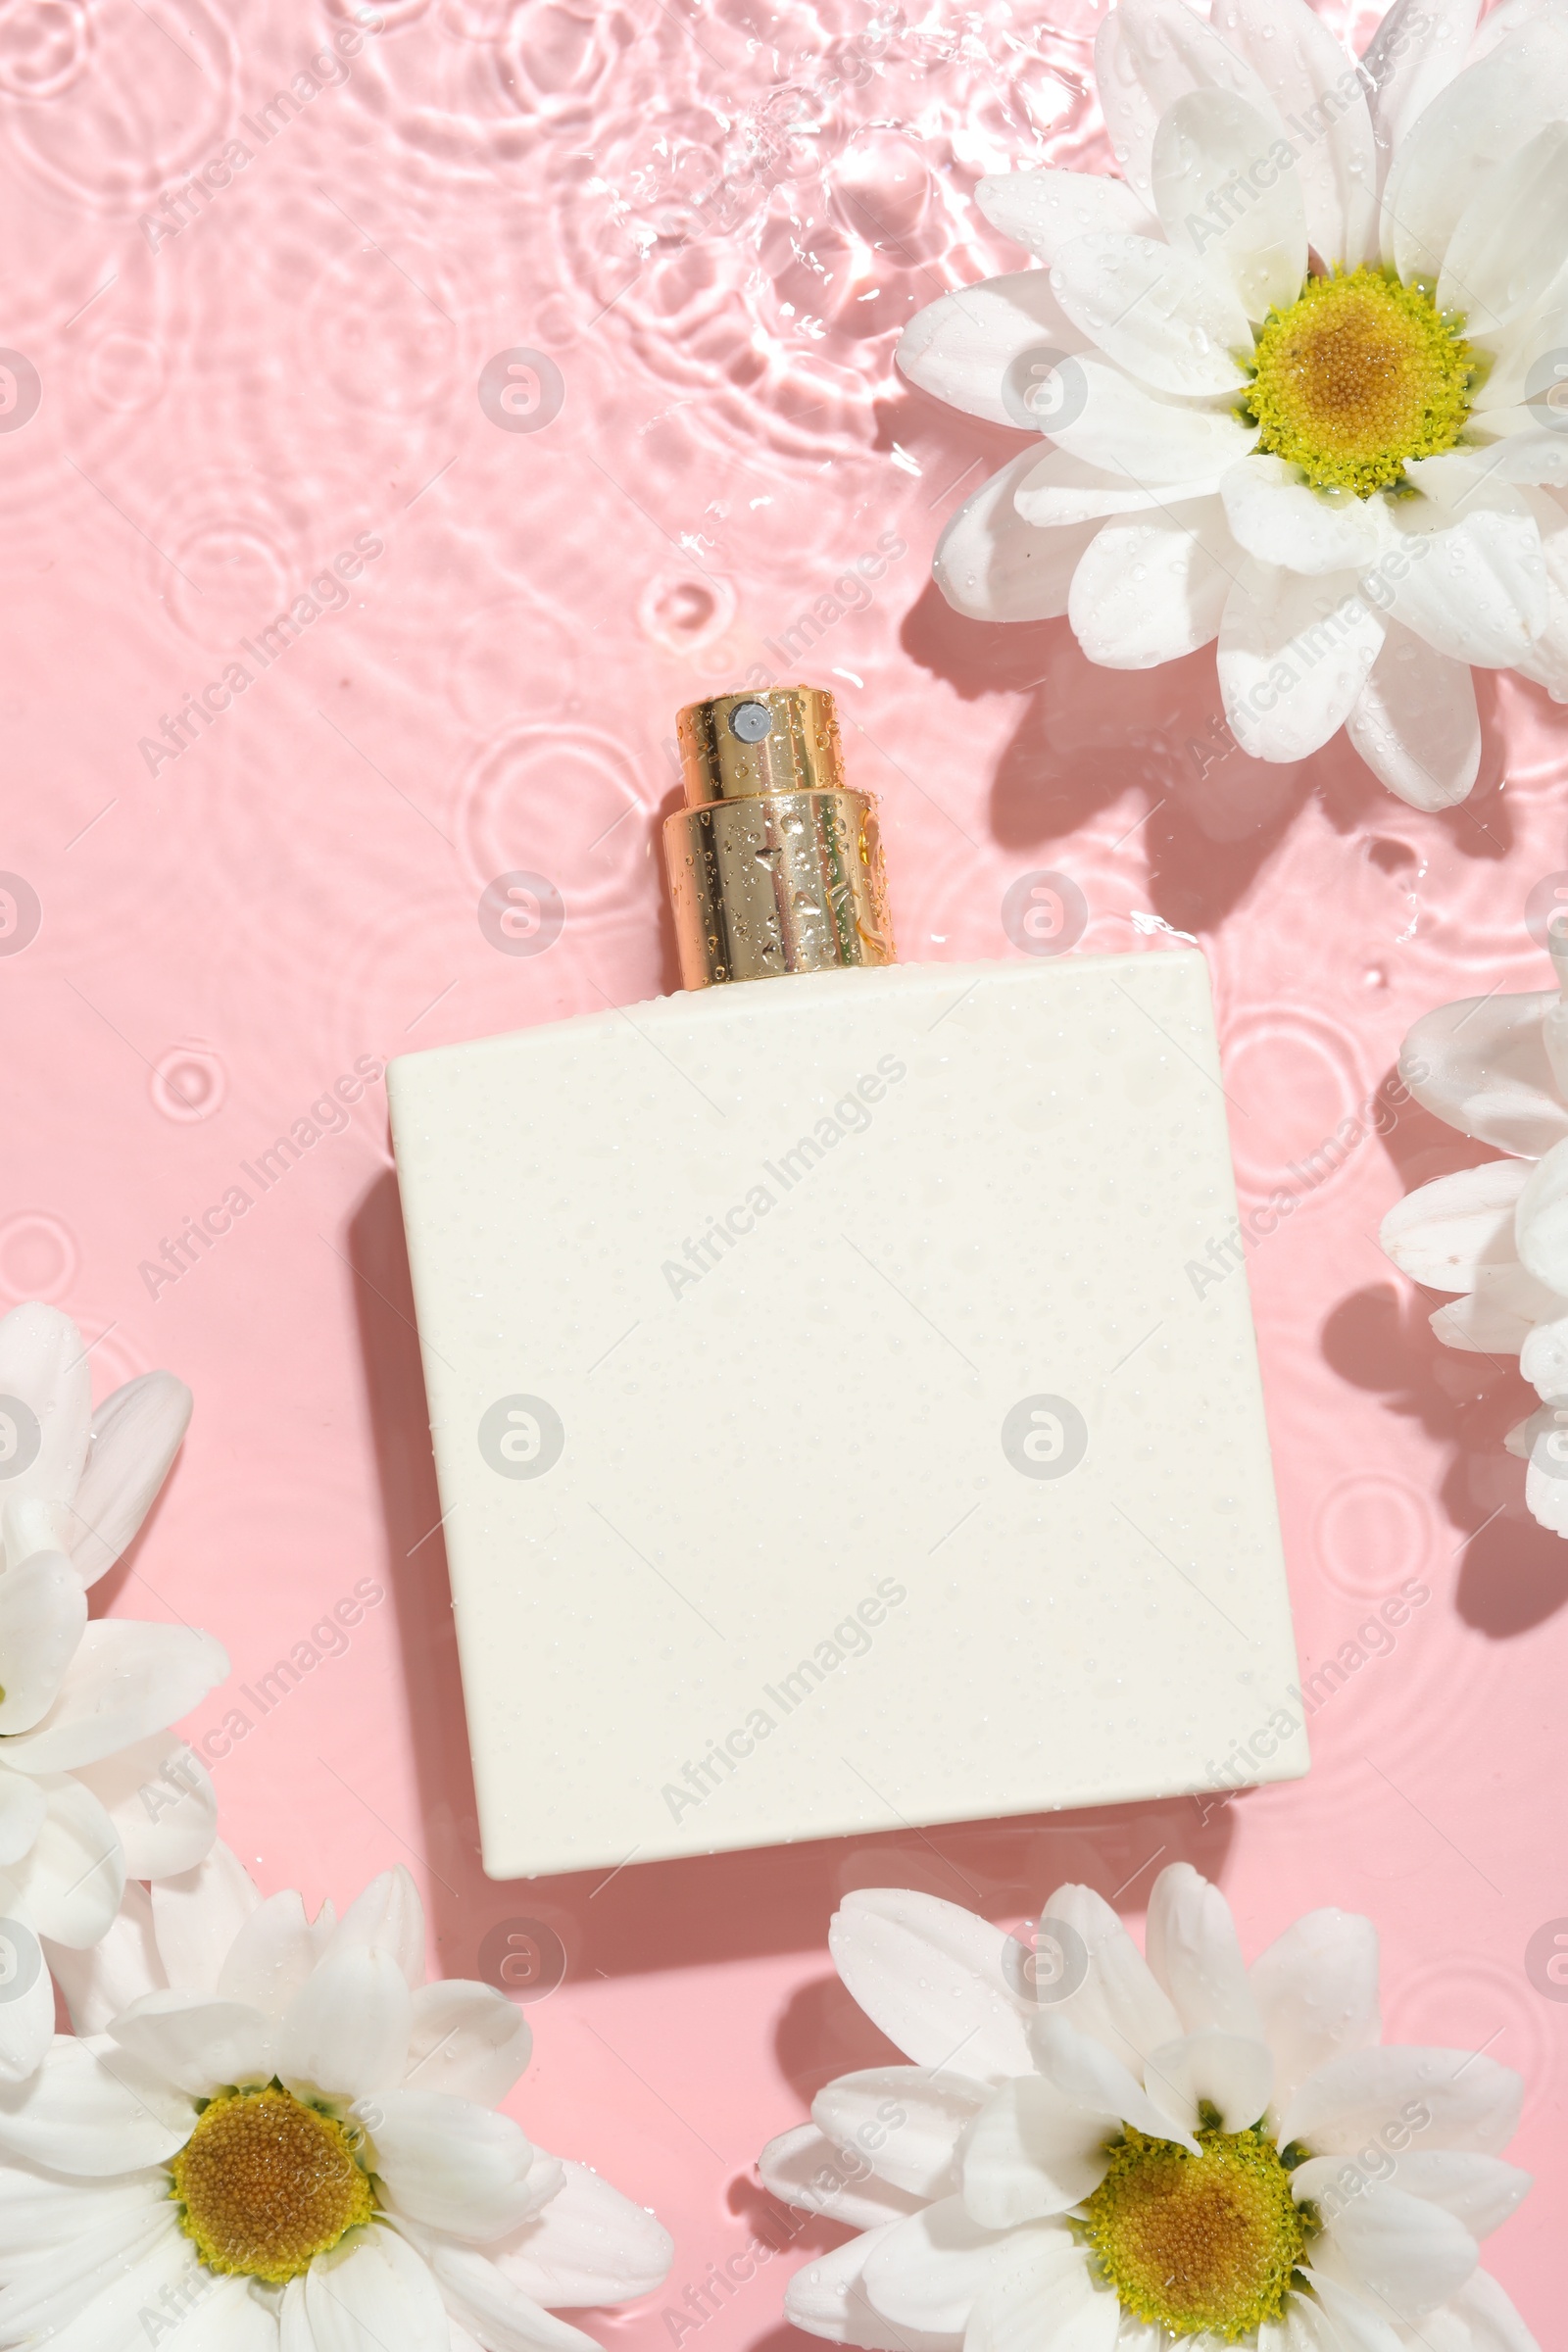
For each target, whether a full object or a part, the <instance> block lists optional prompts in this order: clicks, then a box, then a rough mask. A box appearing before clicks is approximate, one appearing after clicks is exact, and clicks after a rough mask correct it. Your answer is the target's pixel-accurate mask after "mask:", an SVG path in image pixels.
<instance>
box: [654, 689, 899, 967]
mask: <svg viewBox="0 0 1568 2352" xmlns="http://www.w3.org/2000/svg"><path fill="white" fill-rule="evenodd" d="M676 728H677V733H678V736H679V741H680V753H681V767H682V771H683V775H684V780H685V788H686V807H685V808H684V809H677V810H676V811H675V813H674V815H673V816H669V817H666V818H665V820H664V858H665V862H666V864H667V866H668V869H669V895H670V904H671V906H672V907H673V910H674V916H675V937H676V941H677V944H678V947H679V950H680V971H681V980H682V983H683V985H684V986H685V987H687V988H710V987H711V986H712V985H713V984H714V983H715V982H716V981H720V980H767V979H773V978H778V977H782V976H783V975H784V974H786V973H789V972H827V971H837V970H843V969H846V968H849V967H851V966H854V965H857V964H865V965H875V964H883V963H892V962H893V961H894V960H895V949H894V945H893V933H892V928H891V926H890V924H889V921H888V912H887V886H886V882H885V879H884V876H883V871H882V838H881V834H880V831H879V829H878V826H877V819H876V803H875V802H874V801H873V800H872V798H871V796H870V795H869V793H863V792H854V791H852V790H851V789H850V787H849V786H848V785H847V784H846V783H845V782H844V766H843V757H842V752H841V748H840V744H839V725H838V713H837V711H835V709H834V706H833V697H832V695H831V694H828V693H826V692H825V691H824V690H823V689H822V688H821V687H817V686H781V687H777V688H775V689H773V690H772V691H770V692H768V693H765V694H720V695H715V696H713V697H712V699H711V701H709V702H706V703H691V704H689V705H688V706H687V708H686V709H685V710H684V711H682V712H681V713H680V716H679V719H678V720H677V722H676Z"/></svg>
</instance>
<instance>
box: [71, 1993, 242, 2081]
mask: <svg viewBox="0 0 1568 2352" xmlns="http://www.w3.org/2000/svg"><path fill="white" fill-rule="evenodd" d="M109 2032H110V2037H111V2039H112V2040H114V2041H117V2042H118V2043H119V2044H120V2046H121V2048H122V2049H123V2050H128V2051H129V2052H130V2054H131V2056H132V2057H133V2058H135V2059H137V2060H138V2061H139V2062H140V2063H141V2065H143V2066H145V2067H146V2068H147V2069H148V2070H149V2072H150V2073H152V2074H154V2075H157V2076H158V2077H159V2078H160V2079H161V2080H162V2081H163V2082H172V2083H173V2084H174V2086H175V2087H176V2089H179V2090H187V2091H189V2092H190V2093H191V2094H192V2096H193V2097H196V2098H211V2097H212V2095H213V2093H214V2092H215V2091H217V2090H221V2089H222V2087H223V2085H224V2084H225V2083H231V2082H233V2083H244V2082H270V2081H271V2079H272V2076H273V2074H274V2073H275V2072H276V2070H277V2034H276V2030H275V2029H274V2027H273V2025H272V2022H271V2020H270V2018H267V2017H264V2016H263V2014H262V2012H261V2010H260V2009H253V2008H251V2007H250V2006H249V2005H248V2004H247V2003H245V2002H244V2001H225V2000H219V1999H216V1998H214V1996H213V1995H212V1994H210V1993H201V1992H174V1991H166V1992H149V1993H147V1994H145V1995H144V1996H143V1998H142V1999H141V2000H139V2001H137V2002H135V2003H134V2004H133V2006H132V2007H131V2008H129V2009H128V2010H126V2011H125V2013H124V2015H123V2016H122V2017H117V2018H116V2019H115V2021H114V2024H113V2025H112V2026H111V2027H110V2029H109Z"/></svg>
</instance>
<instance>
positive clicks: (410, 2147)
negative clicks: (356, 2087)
mask: <svg viewBox="0 0 1568 2352" xmlns="http://www.w3.org/2000/svg"><path fill="white" fill-rule="evenodd" d="M356 2112H357V2114H358V2116H359V2119H360V2121H361V2122H362V2123H363V2124H364V2125H365V2126H366V2128H367V2129H368V2131H369V2133H370V2136H371V2140H372V2142H373V2145H374V2150H375V2163H374V2168H373V2169H374V2171H375V2172H376V2173H377V2174H378V2175H379V2177H380V2178H381V2180H383V2181H384V2182H385V2185H386V2194H387V2202H388V2203H389V2205H390V2206H391V2208H392V2210H393V2212H395V2213H401V2214H405V2215H407V2216H408V2217H409V2219H410V2220H411V2221H416V2222H418V2223H420V2224H422V2225H423V2227H424V2228H425V2229H439V2230H442V2231H443V2232H444V2233H445V2234H446V2235H447V2236H449V2237H457V2238H464V2239H466V2240H468V2241H469V2242H470V2243H471V2244H474V2245H484V2244H487V2243H488V2242H489V2241H490V2240H492V2239H494V2238H498V2237H505V2236H507V2235H509V2234H510V2232H511V2231H512V2230H514V2229H517V2228H518V2227H519V2225H520V2223H521V2222H522V2220H523V2219H524V2217H525V2215H526V2213H527V2211H528V2191H527V2186H526V2182H527V2178H528V2172H529V2169H530V2167H531V2165H532V2163H533V2148H532V2146H531V2145H530V2143H529V2141H528V2139H527V2136H526V2135H525V2133H524V2132H523V2130H522V2128H521V2126H520V2125H519V2124H515V2123H514V2122H513V2120H512V2118H511V2116H510V2115H496V2114H493V2113H492V2111H491V2110H490V2109H489V2108H488V2107H480V2106H477V2105H476V2104H475V2103H474V2102H473V2100H471V2099H451V2098H446V2097H444V2096H443V2095H442V2093H441V2092H440V2091H438V2090H392V2091H386V2090H380V2091H377V2092H375V2094H374V2095H373V2097H371V2098H369V2099H365V2100H362V2101H361V2102H360V2104H359V2107H358V2108H357V2110H356Z"/></svg>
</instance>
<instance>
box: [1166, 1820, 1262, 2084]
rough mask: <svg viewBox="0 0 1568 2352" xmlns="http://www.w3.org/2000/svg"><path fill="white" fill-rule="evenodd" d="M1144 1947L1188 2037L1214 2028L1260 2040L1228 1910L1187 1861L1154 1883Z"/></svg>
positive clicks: (1257, 2019) (1259, 2022) (1259, 2026)
mask: <svg viewBox="0 0 1568 2352" xmlns="http://www.w3.org/2000/svg"><path fill="white" fill-rule="evenodd" d="M1144 1948H1145V1950H1146V1952H1147V1953H1148V1956H1149V1965H1150V1967H1151V1968H1152V1970H1153V1972H1154V1975H1155V1977H1156V1978H1157V1979H1158V1981H1159V1983H1160V1984H1161V1985H1163V1986H1164V1987H1165V1990H1166V1991H1167V1992H1168V1993H1169V1994H1170V1997H1171V1999H1172V2000H1173V2001H1174V2003H1175V2004H1176V2011H1177V2015H1178V2016H1179V2017H1180V2019H1181V2021H1182V2024H1183V2025H1184V2026H1185V2027H1186V2029H1187V2031H1188V2033H1189V2034H1196V2033H1198V2032H1199V2031H1200V2030H1201V2028H1202V2027H1204V2026H1218V2027H1220V2028H1221V2029H1222V2031H1223V2032H1225V2033H1227V2034H1248V2035H1250V2037H1251V2038H1252V2039H1253V2040H1261V2039H1262V2020H1261V2019H1260V2017H1259V2016H1258V2011H1257V2003H1256V2001H1255V1999H1254V1998H1253V1995H1252V1991H1251V1987H1250V1985H1249V1984H1248V1981H1247V1966H1246V1963H1245V1962H1244V1960H1243V1958H1242V1947H1241V1945H1240V1944H1239V1943H1238V1941H1237V1939H1236V1924H1235V1922H1234V1921H1233V1919H1232V1918H1231V1911H1230V1905H1229V1904H1228V1903H1227V1902H1226V1900H1225V1897H1224V1896H1223V1895H1222V1894H1221V1892H1220V1890H1219V1888H1218V1887H1211V1886H1210V1885H1209V1883H1208V1881H1207V1880H1206V1879H1202V1878H1200V1877H1199V1875H1198V1872H1197V1871H1196V1870H1194V1868H1193V1866H1192V1864H1191V1863H1190V1862H1173V1863H1171V1864H1170V1866H1169V1867H1168V1868H1167V1869H1165V1870H1162V1871H1161V1872H1160V1874H1159V1876H1158V1878H1157V1879H1156V1880H1155V1881H1154V1885H1153V1888H1152V1892H1151V1894H1150V1898H1149V1920H1148V1925H1147V1927H1146V1930H1145V1936H1144Z"/></svg>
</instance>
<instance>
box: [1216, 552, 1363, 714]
mask: <svg viewBox="0 0 1568 2352" xmlns="http://www.w3.org/2000/svg"><path fill="white" fill-rule="evenodd" d="M1382 643H1383V623H1382V621H1381V620H1380V619H1379V617H1378V615H1377V614H1376V613H1374V612H1373V610H1372V609H1371V607H1370V605H1368V604H1367V603H1366V602H1365V601H1364V600H1363V598H1362V597H1361V595H1360V593H1359V589H1358V586H1357V583H1356V579H1355V575H1354V574H1353V573H1352V572H1345V571H1331V572H1324V573H1321V574H1319V575H1315V576H1308V575H1306V574H1303V573H1301V572H1296V571H1286V570H1284V569H1282V568H1280V567H1278V566H1276V565H1270V564H1259V563H1258V562H1257V561H1256V559H1255V558H1254V557H1251V556H1248V557H1246V558H1245V559H1244V560H1243V563H1242V565H1241V568H1240V572H1239V576H1238V578H1237V580H1236V584H1235V585H1234V586H1233V588H1232V589H1231V592H1230V596H1229V598H1228V600H1227V603H1226V606H1225V616H1224V619H1223V620H1222V622H1221V623H1220V632H1219V654H1218V667H1219V682H1220V689H1221V692H1222V693H1223V695H1224V698H1225V716H1226V718H1227V720H1228V721H1229V723H1230V729H1231V733H1232V734H1233V735H1234V736H1235V737H1236V740H1237V742H1238V743H1239V744H1240V745H1241V747H1242V749H1243V751H1245V752H1250V754H1251V755H1252V757H1253V758H1254V759H1257V760H1303V759H1305V758H1306V756H1307V755H1308V753H1310V752H1315V751H1317V750H1318V749H1319V747H1320V746H1321V745H1323V744H1325V743H1327V742H1328V740H1329V737H1330V736H1331V735H1333V734H1334V733H1335V732H1336V731H1337V729H1338V728H1340V727H1341V726H1343V725H1344V723H1345V721H1346V719H1347V718H1348V716H1349V713H1350V711H1352V710H1353V709H1354V707H1355V702H1356V698H1357V697H1358V696H1359V694H1360V692H1361V690H1362V688H1363V687H1364V686H1365V684H1366V681H1367V677H1368V675H1369V673H1370V671H1371V668H1372V664H1373V662H1375V661H1376V660H1377V657H1378V651H1379V648H1380V647H1381V645H1382Z"/></svg>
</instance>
